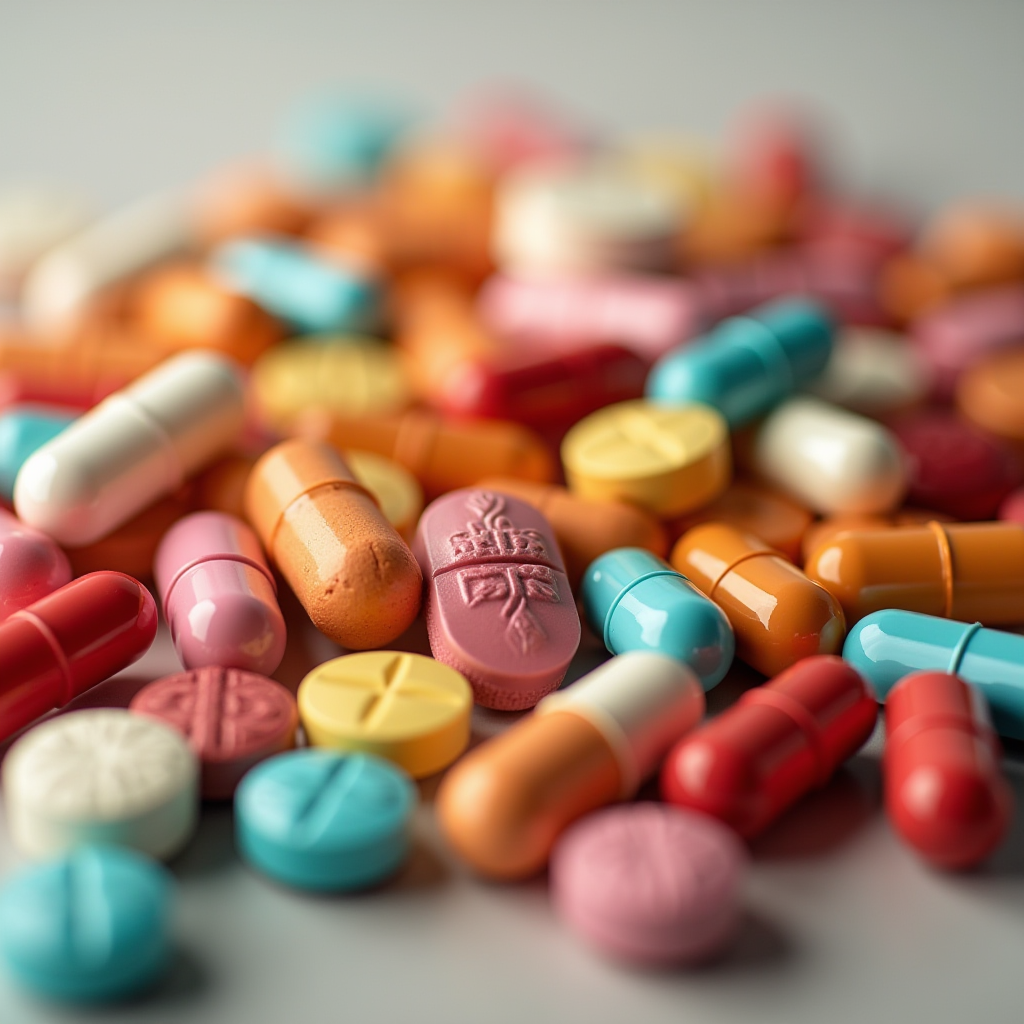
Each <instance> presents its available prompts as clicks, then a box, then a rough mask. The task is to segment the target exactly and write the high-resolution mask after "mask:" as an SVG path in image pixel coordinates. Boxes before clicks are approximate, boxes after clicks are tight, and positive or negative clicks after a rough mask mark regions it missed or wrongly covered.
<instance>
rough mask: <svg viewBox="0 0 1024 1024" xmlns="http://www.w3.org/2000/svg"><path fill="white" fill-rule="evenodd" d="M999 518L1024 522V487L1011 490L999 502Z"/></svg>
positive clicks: (1013, 521) (1012, 521)
mask: <svg viewBox="0 0 1024 1024" xmlns="http://www.w3.org/2000/svg"><path fill="white" fill-rule="evenodd" d="M999 518H1000V519H1005V520H1007V521H1008V522H1011V523H1024V487H1018V488H1017V489H1016V490H1015V491H1011V492H1010V493H1009V494H1008V495H1007V496H1006V497H1005V498H1004V499H1003V500H1002V502H1000V504H999Z"/></svg>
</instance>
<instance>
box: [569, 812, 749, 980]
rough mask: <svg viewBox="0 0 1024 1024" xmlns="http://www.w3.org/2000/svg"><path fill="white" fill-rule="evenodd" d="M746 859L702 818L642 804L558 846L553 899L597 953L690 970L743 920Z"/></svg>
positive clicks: (597, 817)
mask: <svg viewBox="0 0 1024 1024" xmlns="http://www.w3.org/2000/svg"><path fill="white" fill-rule="evenodd" d="M746 864H747V855H746V852H745V850H744V848H743V846H742V845H741V843H740V841H739V839H738V838H737V836H736V834H735V833H734V832H733V831H732V830H731V829H729V828H726V827H725V826H724V825H722V824H720V823H719V822H717V821H715V820H714V819H713V818H709V817H708V816H707V815H704V814H697V813H695V812H691V811H684V810H681V809H679V808H676V807H670V806H668V805H667V804H656V803H640V804H631V805H628V806H619V807H612V808H609V809H608V810H604V811H599V812H598V813H596V814H591V815H588V816H587V817H586V818H583V819H582V820H581V821H580V822H578V823H577V824H575V825H573V826H572V827H571V828H570V829H569V830H568V831H567V832H566V833H565V834H564V835H563V836H562V838H561V840H559V843H558V845H557V846H556V847H555V851H554V854H553V855H552V858H551V867H550V871H551V898H552V900H553V901H554V904H555V909H556V910H557V912H558V913H559V915H560V916H561V917H562V919H563V920H564V921H565V922H566V923H567V924H568V925H569V926H570V927H571V928H572V929H574V930H575V931H576V932H578V933H579V934H580V935H582V936H583V938H585V939H586V940H587V941H589V942H590V943H592V944H593V945H594V946H596V947H597V948H598V949H600V950H602V951H603V952H605V953H607V954H609V955H610V956H613V957H616V958H621V959H625V960H630V961H633V962H637V963H648V964H670V963H676V964H678V963H694V962H697V961H700V960H706V959H708V958H709V957H711V956H713V955H714V954H715V953H717V952H719V951H720V950H721V949H722V948H723V947H724V946H725V944H726V943H727V942H728V940H729V939H730V937H731V936H732V934H733V932H734V931H735V928H736V925H737V923H738V921H739V912H740V900H739V898H740V888H741V884H742V881H743V877H744V874H745V870H746Z"/></svg>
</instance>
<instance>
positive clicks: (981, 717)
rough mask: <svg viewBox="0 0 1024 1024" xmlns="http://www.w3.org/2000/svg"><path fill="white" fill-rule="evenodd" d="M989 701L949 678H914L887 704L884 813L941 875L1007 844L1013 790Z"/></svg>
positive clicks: (893, 693) (940, 674)
mask: <svg viewBox="0 0 1024 1024" xmlns="http://www.w3.org/2000/svg"><path fill="white" fill-rule="evenodd" d="M1000 754H1001V750H1000V746H999V740H998V738H997V737H996V734H995V733H994V732H993V731H992V726H991V724H990V723H989V716H988V708H987V707H986V706H985V699H984V698H983V697H982V696H981V694H980V693H978V691H977V690H975V689H973V688H972V687H970V686H968V684H967V683H965V682H964V681H963V680H962V679H959V678H958V677H957V676H955V675H949V674H947V673H945V672H914V673H912V674H911V675H909V676H906V677H905V678H904V679H902V680H901V681H900V682H899V683H897V684H896V685H895V686H894V687H893V689H892V690H891V691H890V693H889V696H888V698H887V700H886V702H885V756H884V759H883V762H882V776H883V779H884V782H885V809H886V812H887V814H888V816H889V821H890V822H891V823H892V826H893V828H894V829H895V830H896V832H897V833H898V834H899V836H900V838H901V839H903V841H904V842H905V843H907V844H908V845H909V846H911V847H913V849H914V850H916V851H917V852H918V853H919V854H920V855H921V856H922V857H923V858H924V859H925V860H927V861H929V862H931V863H932V864H935V865H936V866H938V867H941V868H954V869H955V868H969V867H973V866H974V865H975V864H977V863H979V862H980V861H982V860H984V859H985V858H986V857H987V856H988V855H989V854H990V853H991V852H992V851H993V850H994V849H995V848H996V847H997V846H998V845H999V843H1000V842H1001V841H1002V839H1003V837H1004V836H1005V835H1006V830H1007V827H1008V826H1009V824H1010V817H1011V814H1012V812H1013V790H1012V789H1011V788H1010V786H1009V784H1008V783H1007V781H1006V779H1005V778H1004V777H1003V774H1002V771H1001V770H1000V766H999V759H1000Z"/></svg>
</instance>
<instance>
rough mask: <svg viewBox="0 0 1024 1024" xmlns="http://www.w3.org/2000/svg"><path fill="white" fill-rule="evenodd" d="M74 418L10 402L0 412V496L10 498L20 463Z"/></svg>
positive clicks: (46, 408)
mask: <svg viewBox="0 0 1024 1024" xmlns="http://www.w3.org/2000/svg"><path fill="white" fill-rule="evenodd" d="M74 419H75V417H74V416H73V415H72V414H71V413H65V412H61V411H59V410H58V409H51V408H48V407H47V406H42V405H12V406H10V407H8V408H7V409H5V410H4V411H3V413H0V496H2V497H3V498H4V499H5V500H6V501H8V502H10V501H12V500H13V499H14V478H15V477H16V476H17V475H18V470H19V469H21V467H22V464H23V463H24V462H25V460H26V459H28V457H29V456H30V455H31V454H32V453H33V452H34V451H35V450H36V449H37V448H42V446H43V445H44V444H46V442H47V441H52V440H53V438H55V437H56V436H57V435H58V434H59V433H60V432H61V431H62V430H63V429H64V428H65V427H67V426H68V425H69V424H70V423H72V422H73V421H74Z"/></svg>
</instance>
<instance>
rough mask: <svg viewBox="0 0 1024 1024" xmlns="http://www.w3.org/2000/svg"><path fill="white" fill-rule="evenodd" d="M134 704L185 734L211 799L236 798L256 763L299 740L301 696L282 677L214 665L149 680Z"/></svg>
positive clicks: (132, 707)
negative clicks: (297, 701) (298, 701)
mask: <svg viewBox="0 0 1024 1024" xmlns="http://www.w3.org/2000/svg"><path fill="white" fill-rule="evenodd" d="M129 710H130V711H132V712H133V713H134V714H138V715H148V716H149V717H150V718H154V719H156V720H157V721H160V722H163V723H164V724H165V725H169V726H170V727H171V728H173V729H175V730H177V731H178V732H179V733H181V735H182V736H184V737H185V739H186V740H187V741H188V743H189V746H191V748H192V750H193V751H194V753H195V755H196V757H197V758H198V760H199V773H200V780H199V791H200V794H201V795H202V796H203V798H204V799H206V800H230V799H231V797H232V795H233V794H234V792H235V789H236V787H237V786H238V783H239V782H240V781H241V778H242V776H243V775H244V774H245V773H246V772H247V771H248V770H249V769H250V768H252V767H253V765H256V764H259V762H260V761H263V760H265V759H266V758H268V757H271V756H273V755H274V754H280V753H281V752H282V751H284V750H290V749H291V748H292V747H294V746H295V730H296V729H297V728H298V724H299V713H298V710H297V709H296V706H295V698H294V697H293V696H292V695H291V693H290V692H289V691H288V690H286V689H285V688H284V687H283V686H282V685H281V684H280V683H275V682H274V680H273V679H267V678H266V677H265V676H262V675H258V674H257V673H255V672H244V671H240V670H239V669H236V668H221V667H219V666H212V665H211V666H208V667H206V668H199V669H193V670H192V671H190V672H179V673H178V674H177V675H172V676H165V677H164V678H163V679H157V680H156V681H155V682H152V683H148V684H147V685H146V686H144V687H143V688H142V689H141V690H139V692H138V693H137V694H136V695H135V696H134V697H133V698H132V701H131V704H130V705H129Z"/></svg>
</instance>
